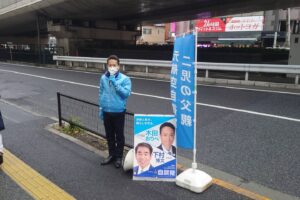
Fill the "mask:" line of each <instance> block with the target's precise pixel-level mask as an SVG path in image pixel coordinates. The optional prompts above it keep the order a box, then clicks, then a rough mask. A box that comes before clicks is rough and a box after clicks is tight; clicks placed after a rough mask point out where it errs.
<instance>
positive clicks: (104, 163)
mask: <svg viewBox="0 0 300 200" xmlns="http://www.w3.org/2000/svg"><path fill="white" fill-rule="evenodd" d="M114 160H115V158H114V157H113V156H108V157H107V158H105V159H104V160H102V162H101V165H108V164H109V163H112V162H113V161H114Z"/></svg>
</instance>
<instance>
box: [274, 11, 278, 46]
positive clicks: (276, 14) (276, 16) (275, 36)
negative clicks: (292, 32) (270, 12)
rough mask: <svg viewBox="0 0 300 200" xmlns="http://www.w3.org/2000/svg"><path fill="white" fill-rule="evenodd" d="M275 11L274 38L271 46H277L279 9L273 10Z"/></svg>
mask: <svg viewBox="0 0 300 200" xmlns="http://www.w3.org/2000/svg"><path fill="white" fill-rule="evenodd" d="M274 11H275V20H274V27H273V30H274V40H273V48H276V46H277V36H278V35H277V31H278V28H279V27H278V24H279V10H274Z"/></svg>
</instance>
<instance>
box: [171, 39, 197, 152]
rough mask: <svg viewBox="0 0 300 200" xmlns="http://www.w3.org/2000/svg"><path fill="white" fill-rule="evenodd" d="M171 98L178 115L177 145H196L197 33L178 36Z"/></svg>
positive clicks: (183, 146) (173, 65) (182, 146)
mask: <svg viewBox="0 0 300 200" xmlns="http://www.w3.org/2000/svg"><path fill="white" fill-rule="evenodd" d="M170 88H171V99H172V107H173V112H174V114H175V116H176V126H177V146H178V147H181V148H186V149H192V148H193V146H194V134H195V133H194V125H195V124H194V112H195V110H194V104H195V103H196V102H195V97H194V90H195V34H193V33H191V34H187V35H183V36H181V37H176V39H175V44H174V50H173V59H172V70H171V87H170Z"/></svg>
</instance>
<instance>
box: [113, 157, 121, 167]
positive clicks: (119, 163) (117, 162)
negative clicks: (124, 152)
mask: <svg viewBox="0 0 300 200" xmlns="http://www.w3.org/2000/svg"><path fill="white" fill-rule="evenodd" d="M114 164H115V167H116V168H120V167H121V166H122V158H116V160H115V163H114Z"/></svg>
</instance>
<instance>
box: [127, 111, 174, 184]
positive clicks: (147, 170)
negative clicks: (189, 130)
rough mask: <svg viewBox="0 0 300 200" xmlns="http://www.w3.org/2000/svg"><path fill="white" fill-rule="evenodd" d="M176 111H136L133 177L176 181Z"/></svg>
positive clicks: (136, 178) (135, 178)
mask: <svg viewBox="0 0 300 200" xmlns="http://www.w3.org/2000/svg"><path fill="white" fill-rule="evenodd" d="M176 148H177V146H176V119H175V116H174V115H144V114H135V115H134V165H133V180H149V181H175V178H176V176H177V169H176V150H177V149H176Z"/></svg>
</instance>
